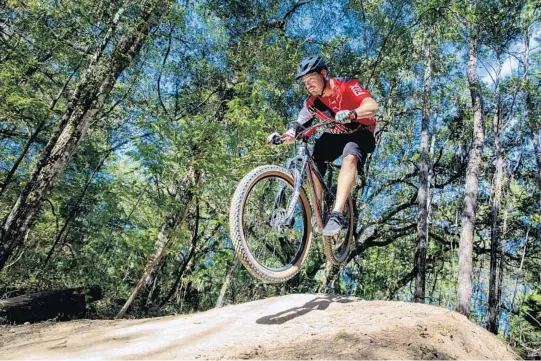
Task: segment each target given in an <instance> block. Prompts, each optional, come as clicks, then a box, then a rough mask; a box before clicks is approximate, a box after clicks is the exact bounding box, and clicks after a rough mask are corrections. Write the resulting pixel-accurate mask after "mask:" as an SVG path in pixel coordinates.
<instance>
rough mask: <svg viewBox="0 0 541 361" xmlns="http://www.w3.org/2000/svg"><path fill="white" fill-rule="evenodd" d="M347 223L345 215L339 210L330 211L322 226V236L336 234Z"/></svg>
mask: <svg viewBox="0 0 541 361" xmlns="http://www.w3.org/2000/svg"><path fill="white" fill-rule="evenodd" d="M346 225H347V219H346V217H345V216H344V215H343V214H342V213H340V212H332V213H331V216H330V217H329V221H328V222H327V225H326V226H325V228H323V235H324V236H336V235H337V234H338V233H340V231H341V230H342V229H344V228H345V227H346Z"/></svg>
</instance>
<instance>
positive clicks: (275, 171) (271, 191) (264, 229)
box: [229, 165, 312, 283]
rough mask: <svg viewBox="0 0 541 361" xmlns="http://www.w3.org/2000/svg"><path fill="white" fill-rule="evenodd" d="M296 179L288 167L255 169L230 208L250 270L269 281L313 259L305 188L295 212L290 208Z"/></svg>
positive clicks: (289, 274) (291, 273)
mask: <svg viewBox="0 0 541 361" xmlns="http://www.w3.org/2000/svg"><path fill="white" fill-rule="evenodd" d="M294 185H295V182H294V180H293V177H292V176H291V174H290V173H289V172H288V171H287V170H286V169H284V168H282V167H279V166H274V165H266V166H261V167H258V168H255V169H254V170H252V171H251V172H250V173H248V174H247V175H246V176H245V177H244V178H243V179H242V180H241V181H240V183H239V185H238V186H237V189H236V190H235V194H234V195H233V199H232V201H231V207H230V211H229V226H230V236H231V240H232V242H233V246H234V247H235V251H236V252H237V255H238V256H239V258H240V260H241V262H242V263H243V264H244V266H245V267H246V269H247V270H248V271H249V272H250V273H251V274H252V275H253V276H254V277H257V278H259V279H260V280H262V281H264V282H268V283H279V282H284V281H287V280H288V279H290V278H292V277H293V276H295V275H296V274H297V273H298V272H299V271H300V269H301V267H302V265H303V263H304V262H305V260H306V258H307V257H308V252H309V250H310V243H311V239H312V225H311V219H310V214H311V213H310V205H309V203H308V198H307V197H306V194H305V192H304V190H303V189H301V191H300V195H299V197H298V200H297V202H296V203H295V205H294V211H293V216H292V217H291V219H287V214H286V210H287V207H288V205H289V202H290V201H291V199H292V195H293V188H294Z"/></svg>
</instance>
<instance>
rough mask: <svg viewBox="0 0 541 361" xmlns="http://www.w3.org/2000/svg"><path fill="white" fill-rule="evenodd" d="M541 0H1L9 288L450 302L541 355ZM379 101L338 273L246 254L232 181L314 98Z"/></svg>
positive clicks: (100, 306)
mask: <svg viewBox="0 0 541 361" xmlns="http://www.w3.org/2000/svg"><path fill="white" fill-rule="evenodd" d="M540 15H541V2H540V1H538V0H537V1H535V0H527V1H516V0H494V1H493V0H477V1H473V0H471V1H467V0H454V1H440V0H428V1H406V0H397V1H377V0H365V1H362V0H350V1H334V0H333V1H330V0H296V1H235V0H233V1H226V2H224V1H214V0H208V1H193V2H190V1H182V0H178V1H172V0H167V1H155V0H144V1H132V0H113V1H102V0H94V1H87V0H81V1H76V2H72V1H60V0H57V1H39V0H25V1H22V0H0V150H1V158H0V219H1V223H0V226H1V229H0V298H1V299H6V298H9V297H13V296H16V295H19V294H22V293H26V292H31V291H38V290H53V289H61V288H69V287H78V286H89V285H99V286H100V287H101V288H102V290H103V298H102V299H101V300H100V301H99V302H97V303H95V305H94V307H93V309H92V311H91V313H90V314H89V315H88V316H89V317H95V318H110V317H115V316H118V317H124V316H128V317H147V316H154V315H164V314H171V313H189V312H197V311H203V310H206V309H209V308H212V307H216V306H221V305H224V304H231V303H240V302H245V301H250V300H255V299H261V298H265V297H268V296H273V295H281V294H287V293H298V292H307V293H308V292H329V293H337V294H347V295H355V296H358V297H362V298H363V299H388V300H403V301H417V302H426V303H430V304H433V305H437V306H440V307H446V308H449V309H456V310H458V311H459V312H461V313H463V314H465V315H467V316H469V317H470V318H471V319H472V320H473V321H475V322H477V323H479V324H481V325H483V326H485V327H487V328H488V329H490V330H491V331H492V332H494V333H496V334H499V335H500V337H502V338H505V339H507V341H508V342H510V343H511V344H512V345H513V346H515V347H516V348H517V349H518V350H519V351H520V352H522V355H523V356H524V357H539V356H541V202H540V199H541V148H540V147H541V145H540V136H541V134H540V133H541V118H540V117H541V108H540V107H539V105H538V104H539V102H540V100H541V91H540V84H541V68H540V65H541V56H540V55H541V53H540V51H539V50H540V48H541V40H540V34H541V26H540ZM311 54H320V55H321V56H323V57H324V58H325V59H326V60H327V62H328V63H329V64H330V75H331V76H345V77H352V78H357V79H359V81H360V83H361V84H362V85H363V86H364V87H366V88H367V89H368V90H369V91H370V92H371V93H372V95H373V96H374V98H375V100H376V101H377V102H378V104H379V105H380V112H379V113H378V115H377V120H378V122H379V126H378V129H377V131H376V139H377V148H376V150H375V152H374V153H373V154H371V156H370V157H369V159H368V161H367V164H366V166H365V176H364V179H363V187H362V188H359V189H357V209H358V211H359V219H358V227H357V230H356V234H355V243H354V248H353V250H352V253H351V255H350V257H349V259H348V261H347V262H346V264H345V265H343V266H342V268H341V269H340V270H336V269H333V268H332V267H330V265H326V263H325V260H324V256H323V252H322V249H321V242H320V241H316V242H315V247H314V248H313V249H312V252H311V256H310V258H309V262H308V264H306V265H305V267H304V269H303V270H302V272H301V273H300V274H299V276H298V277H296V278H295V279H293V280H291V281H289V282H287V283H285V284H283V285H265V284H263V283H261V282H259V281H257V280H255V279H254V278H252V277H251V276H250V275H249V274H248V273H247V272H246V271H245V270H244V268H243V267H242V266H240V265H239V263H238V262H237V260H236V259H235V254H234V250H233V248H232V245H231V242H230V239H229V236H228V210H229V202H230V199H231V196H232V193H233V191H234V189H235V187H236V184H237V183H238V181H239V180H240V179H241V178H242V176H243V175H244V174H246V173H247V172H248V171H249V170H250V169H252V168H254V167H256V166H258V165H263V164H283V162H284V160H285V159H286V158H287V157H288V156H290V155H291V154H292V153H293V152H294V146H283V147H273V148H271V147H266V146H265V145H264V141H265V139H266V136H267V135H268V134H269V133H271V132H273V131H284V130H285V129H286V128H287V125H288V123H289V122H291V121H292V120H295V119H296V114H297V112H298V111H299V109H300V107H301V105H302V101H303V99H304V98H305V97H306V96H307V93H306V91H305V89H304V88H303V86H302V84H301V83H299V82H297V81H295V80H294V72H295V69H296V66H297V64H298V63H299V61H300V60H301V59H302V58H303V57H304V56H306V55H311Z"/></svg>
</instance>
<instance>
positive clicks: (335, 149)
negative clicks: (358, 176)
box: [312, 129, 376, 176]
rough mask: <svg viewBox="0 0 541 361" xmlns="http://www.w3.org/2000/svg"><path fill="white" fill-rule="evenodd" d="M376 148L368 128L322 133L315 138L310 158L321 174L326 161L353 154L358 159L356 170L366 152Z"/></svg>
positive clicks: (360, 165)
mask: <svg viewBox="0 0 541 361" xmlns="http://www.w3.org/2000/svg"><path fill="white" fill-rule="evenodd" d="M374 148H376V140H375V139H374V135H373V134H372V132H371V131H369V130H365V129H362V130H359V131H357V132H355V133H351V134H331V133H323V135H322V136H321V137H320V138H319V139H318V140H316V145H315V146H314V153H313V154H312V158H314V161H315V162H316V164H317V167H318V170H319V172H320V173H321V175H322V176H323V175H324V174H325V171H326V170H327V165H326V164H325V163H326V162H332V161H334V160H336V159H337V158H338V157H340V156H341V155H342V156H344V157H345V156H346V155H349V154H353V155H354V156H356V157H357V158H358V159H359V165H358V167H357V170H358V171H359V173H360V172H361V171H362V168H363V165H364V161H365V160H366V156H367V154H368V153H372V152H373V151H374Z"/></svg>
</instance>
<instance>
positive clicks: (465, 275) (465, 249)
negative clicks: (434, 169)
mask: <svg viewBox="0 0 541 361" xmlns="http://www.w3.org/2000/svg"><path fill="white" fill-rule="evenodd" d="M478 43H479V34H478V27H477V25H474V26H472V29H471V32H470V37H469V51H468V68H467V77H468V84H469V88H470V94H471V98H472V108H473V132H474V133H473V144H472V149H471V151H470V155H469V159H468V168H467V171H466V187H465V196H464V208H463V210H462V230H461V232H460V254H459V258H458V295H457V296H458V297H457V298H458V301H457V305H456V310H457V312H459V313H461V314H463V315H464V316H466V317H469V315H470V302H471V293H472V252H473V235H474V229H475V213H476V207H477V190H478V184H479V179H478V172H479V164H480V163H481V156H482V152H483V142H484V130H483V104H482V97H481V89H480V86H479V76H478V74H477V53H478Z"/></svg>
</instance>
